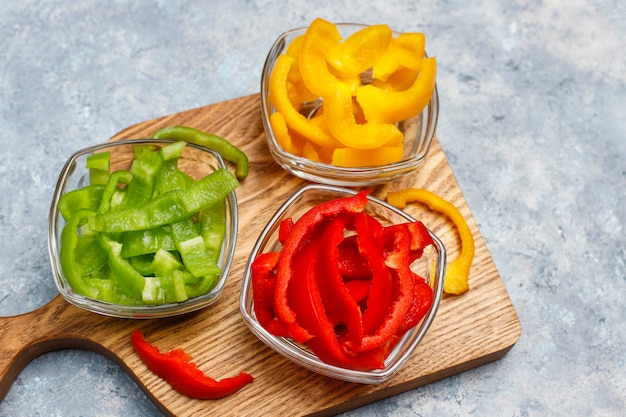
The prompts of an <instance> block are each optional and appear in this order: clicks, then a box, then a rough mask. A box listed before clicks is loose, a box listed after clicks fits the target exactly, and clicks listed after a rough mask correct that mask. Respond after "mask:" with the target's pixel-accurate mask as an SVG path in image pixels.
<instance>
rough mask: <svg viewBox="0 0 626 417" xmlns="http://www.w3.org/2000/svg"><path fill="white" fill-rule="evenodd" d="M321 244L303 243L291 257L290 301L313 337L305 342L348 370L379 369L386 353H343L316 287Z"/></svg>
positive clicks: (313, 349) (325, 360)
mask: <svg viewBox="0 0 626 417" xmlns="http://www.w3.org/2000/svg"><path fill="white" fill-rule="evenodd" d="M320 245H322V242H321V241H320V240H319V239H316V240H312V241H309V242H307V243H306V245H305V246H304V247H303V248H302V249H301V251H300V252H298V254H297V255H296V256H295V257H294V262H293V263H294V271H295V273H294V275H293V277H292V281H291V283H290V284H291V285H290V287H289V301H290V303H291V305H292V306H293V309H294V311H295V314H296V316H297V317H298V322H299V323H300V324H301V325H302V326H303V328H305V329H306V331H307V332H308V333H310V334H312V335H313V336H312V337H311V338H310V339H309V340H307V342H306V344H307V346H308V347H309V349H311V351H313V353H315V355H317V357H318V358H320V360H322V361H324V362H325V363H328V364H331V365H335V366H341V367H347V368H350V369H365V370H370V369H380V368H382V367H383V366H384V359H385V357H386V352H382V351H376V350H372V351H369V352H365V353H363V354H359V355H352V354H349V353H347V352H346V350H345V349H344V347H343V346H342V344H341V343H340V341H339V338H338V337H337V334H336V332H335V325H334V323H332V322H331V320H330V319H329V318H328V316H327V315H326V310H325V308H324V304H323V302H322V297H321V294H320V288H319V287H318V286H317V276H316V275H317V272H316V263H317V260H318V259H317V257H316V256H315V254H316V253H317V251H318V250H319V248H320Z"/></svg>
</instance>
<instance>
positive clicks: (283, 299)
mask: <svg viewBox="0 0 626 417" xmlns="http://www.w3.org/2000/svg"><path fill="white" fill-rule="evenodd" d="M368 193H369V191H368V190H363V191H360V192H359V193H358V194H356V195H354V196H352V197H344V198H338V199H335V200H331V201H327V202H324V203H321V204H319V205H317V206H315V207H314V208H312V209H310V210H309V211H307V212H306V213H305V214H303V215H302V217H300V218H299V219H298V220H297V221H296V222H295V223H294V225H293V227H292V228H291V233H289V236H287V238H286V240H285V243H284V245H283V248H282V250H281V252H280V254H281V256H280V258H279V260H278V270H277V274H276V291H275V298H274V308H275V309H276V316H277V317H278V319H279V320H280V321H281V322H283V324H284V325H285V328H286V329H287V331H288V332H289V333H290V334H291V337H292V338H293V339H294V340H295V341H296V342H299V343H304V342H306V341H307V340H308V339H310V338H311V334H309V333H308V332H307V331H306V330H305V329H304V328H302V326H300V325H299V324H298V322H297V320H296V315H295V313H294V311H293V309H292V308H291V306H290V305H289V302H288V297H287V291H288V287H289V282H290V280H291V278H292V277H293V258H294V256H295V254H296V253H297V252H298V251H299V250H300V249H301V247H302V245H303V243H304V242H306V241H307V239H308V238H309V237H310V236H311V234H312V233H313V232H314V231H315V229H316V228H317V226H318V225H319V224H320V223H322V222H324V221H327V220H328V219H332V218H333V217H335V216H337V215H339V214H341V213H358V212H361V211H363V210H364V206H365V205H366V204H367V194H368Z"/></svg>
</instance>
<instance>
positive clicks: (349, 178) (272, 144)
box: [260, 23, 439, 186]
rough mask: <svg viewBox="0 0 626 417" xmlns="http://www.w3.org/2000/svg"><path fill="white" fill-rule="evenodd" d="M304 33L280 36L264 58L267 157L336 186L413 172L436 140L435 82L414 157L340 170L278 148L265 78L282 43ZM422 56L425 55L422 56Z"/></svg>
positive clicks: (263, 113)
mask: <svg viewBox="0 0 626 417" xmlns="http://www.w3.org/2000/svg"><path fill="white" fill-rule="evenodd" d="M335 25H336V26H338V27H339V28H344V27H351V28H364V27H367V26H369V25H366V24H361V23H335ZM306 29H307V27H298V28H294V29H290V30H288V31H286V32H283V33H282V34H280V35H279V36H278V38H276V40H275V41H274V43H273V44H272V46H271V48H270V50H269V52H268V54H267V56H266V58H265V62H264V64H263V68H262V72H261V82H260V84H261V85H260V92H261V119H262V122H263V128H264V133H265V138H266V141H267V143H268V147H269V150H270V153H271V154H272V156H273V157H274V159H275V160H276V161H277V162H278V164H279V165H281V166H282V167H283V168H284V169H286V170H287V171H289V172H291V173H292V174H294V175H296V176H299V177H301V178H303V179H305V180H309V181H314V182H319V183H323V184H329V185H336V186H367V185H374V184H380V183H386V182H390V181H392V180H394V179H397V178H399V177H402V176H404V175H407V174H409V173H410V172H412V171H414V170H415V169H417V167H418V166H419V165H421V164H422V162H424V160H425V159H426V157H427V155H428V153H429V152H430V148H431V147H432V143H433V142H434V139H435V137H436V130H437V124H438V121H439V93H438V88H437V83H436V82H435V88H434V90H433V94H432V96H431V99H430V101H429V102H428V104H427V105H426V107H425V108H424V109H423V110H422V112H421V113H420V114H419V115H417V116H415V117H419V118H420V120H421V119H422V118H423V117H424V114H425V111H426V110H427V111H428V113H427V118H426V120H424V121H422V122H421V123H425V127H422V129H425V132H424V138H425V139H424V143H423V144H422V146H421V147H420V148H419V149H418V151H417V153H416V154H414V155H413V156H412V157H411V158H407V159H403V160H400V161H397V162H393V163H391V164H387V165H380V166H371V167H342V166H336V165H332V164H327V163H323V162H314V161H312V160H310V159H308V158H305V157H303V156H299V155H296V154H292V153H290V152H287V151H285V150H284V149H283V148H282V147H281V146H280V144H279V143H278V141H277V139H276V137H275V135H274V131H273V129H272V126H271V124H270V122H269V117H270V115H271V114H272V113H273V110H274V107H273V105H272V103H271V102H270V100H269V77H270V74H271V71H272V68H271V67H272V65H273V63H274V62H275V61H276V59H277V58H278V56H279V55H280V54H281V53H282V51H283V50H284V48H285V47H286V46H287V44H286V41H285V39H286V38H287V37H289V36H291V35H295V34H297V33H303V32H304V31H306ZM392 32H393V33H394V34H399V33H400V32H397V31H394V30H392ZM426 56H428V55H427V54H426ZM294 167H295V168H294ZM319 171H323V172H332V173H333V175H332V177H333V178H329V177H327V176H324V175H322V174H319V173H318V172H319Z"/></svg>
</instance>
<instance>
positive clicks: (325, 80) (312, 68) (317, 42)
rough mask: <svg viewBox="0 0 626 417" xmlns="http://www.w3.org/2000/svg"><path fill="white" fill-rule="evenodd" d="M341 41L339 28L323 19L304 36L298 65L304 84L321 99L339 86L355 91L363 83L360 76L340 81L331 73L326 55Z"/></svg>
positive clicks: (319, 19)
mask: <svg viewBox="0 0 626 417" xmlns="http://www.w3.org/2000/svg"><path fill="white" fill-rule="evenodd" d="M340 41H341V34H340V33H339V30H338V29H337V26H336V25H334V24H333V23H330V22H328V21H326V20H324V19H321V18H317V19H315V20H314V21H313V22H312V23H311V24H310V25H309V27H308V28H307V30H306V32H305V34H304V39H303V40H302V46H301V47H300V53H299V55H298V65H299V68H300V73H301V75H302V80H303V81H304V84H305V85H306V86H307V88H308V89H309V91H311V92H312V93H313V94H315V95H317V96H319V97H324V96H326V95H328V94H332V93H333V91H334V90H335V88H336V86H337V85H338V84H346V85H349V86H351V87H352V88H353V91H354V89H356V88H357V87H358V86H359V85H360V83H361V79H360V77H359V76H358V75H356V76H353V77H346V78H343V79H340V78H339V77H338V76H337V75H336V74H334V73H332V72H331V71H330V68H329V67H328V63H327V61H326V53H327V51H329V50H331V49H333V48H335V47H336V46H337V45H338V44H339V42H340Z"/></svg>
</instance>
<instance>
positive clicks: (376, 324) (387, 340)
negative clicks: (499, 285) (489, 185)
mask: <svg viewBox="0 0 626 417" xmlns="http://www.w3.org/2000/svg"><path fill="white" fill-rule="evenodd" d="M445 260H446V251H445V248H444V246H443V244H442V242H441V241H440V240H439V239H438V238H437V236H435V235H434V234H433V233H432V232H431V231H430V230H428V229H427V228H426V226H424V224H422V223H421V222H420V221H418V220H416V219H414V218H413V217H411V216H409V215H408V214H406V213H405V212H403V211H401V210H399V209H397V208H395V207H393V206H391V205H389V204H387V203H385V202H384V201H381V200H379V199H377V198H375V197H373V196H371V195H369V192H368V191H367V190H362V191H355V190H353V189H348V188H342V187H336V186H330V185H323V184H310V185H307V186H305V187H303V188H301V189H300V190H299V191H297V192H296V193H295V194H293V195H292V196H291V197H290V198H289V199H288V200H287V201H286V202H285V203H284V204H283V205H282V206H281V207H280V208H279V209H278V211H277V212H276V213H275V214H274V216H273V217H272V218H271V220H270V221H269V222H268V224H267V225H266V227H265V228H264V230H263V231H262V233H261V234H260V235H259V238H258V240H257V242H256V244H255V246H254V248H253V250H252V252H251V254H250V257H249V260H248V262H247V265H246V268H245V271H244V278H243V282H242V289H241V293H240V310H241V313H242V315H243V318H244V321H245V323H246V324H247V326H248V327H249V329H250V330H251V332H252V333H253V334H255V335H256V336H257V337H258V338H259V339H260V340H261V341H263V342H264V343H265V344H266V345H268V346H269V347H271V348H272V349H274V350H275V351H276V352H278V353H280V354H282V355H284V356H285V357H287V358H289V359H290V360H292V361H293V362H295V363H296V364H298V365H300V366H303V367H305V368H307V369H309V370H311V371H314V372H317V373H320V374H323V375H326V376H329V377H332V378H336V379H340V380H345V381H350V382H358V383H366V384H377V383H381V382H384V381H386V380H388V379H389V378H391V377H392V376H393V374H394V373H395V372H397V371H398V370H399V369H400V368H401V367H402V365H403V364H404V363H406V361H407V360H408V359H409V357H410V356H411V354H412V353H413V352H414V350H415V349H416V347H417V346H418V344H419V343H420V341H421V340H422V338H423V337H424V335H425V334H426V331H427V330H428V328H429V326H430V324H431V323H432V321H433V319H434V317H435V314H436V312H437V309H438V306H439V302H440V300H441V296H442V292H443V277H444V273H445Z"/></svg>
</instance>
